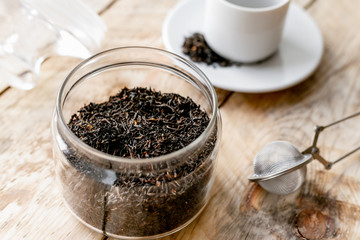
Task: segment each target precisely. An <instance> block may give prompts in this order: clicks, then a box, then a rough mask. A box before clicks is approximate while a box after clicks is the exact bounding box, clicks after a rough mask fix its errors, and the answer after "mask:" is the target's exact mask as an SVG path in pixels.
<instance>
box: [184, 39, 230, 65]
mask: <svg viewBox="0 0 360 240" xmlns="http://www.w3.org/2000/svg"><path fill="white" fill-rule="evenodd" d="M183 53H184V54H186V55H188V56H189V57H190V59H191V61H193V62H204V63H206V64H207V65H213V64H218V65H220V66H221V67H228V66H231V65H232V62H231V61H229V60H227V59H225V58H223V57H221V56H219V55H218V54H217V53H216V52H214V51H213V50H212V49H211V48H210V47H209V45H208V44H207V42H206V40H205V38H204V36H203V35H202V34H200V33H194V34H193V35H192V36H190V37H187V38H185V42H184V44H183Z"/></svg>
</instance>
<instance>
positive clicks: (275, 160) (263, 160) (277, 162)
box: [249, 141, 312, 195]
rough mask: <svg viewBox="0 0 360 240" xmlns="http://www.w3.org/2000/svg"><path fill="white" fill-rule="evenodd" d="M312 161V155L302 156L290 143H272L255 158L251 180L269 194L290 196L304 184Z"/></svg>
mask: <svg viewBox="0 0 360 240" xmlns="http://www.w3.org/2000/svg"><path fill="white" fill-rule="evenodd" d="M311 160H312V156H311V154H301V153H300V151H299V150H298V149H297V148H295V147H294V145H292V144H291V143H289V142H285V141H276V142H272V143H269V144H267V145H265V146H264V147H263V148H262V149H261V150H260V151H259V152H258V154H257V155H256V156H255V159H254V174H253V175H252V176H250V177H249V180H250V181H253V182H258V183H259V184H260V186H261V187H263V188H264V189H265V190H266V191H268V192H271V193H275V194H280V195H284V194H289V193H291V192H294V191H295V190H296V189H298V188H299V187H300V186H301V185H302V183H303V182H304V180H305V176H306V164H307V163H309V162H310V161H311Z"/></svg>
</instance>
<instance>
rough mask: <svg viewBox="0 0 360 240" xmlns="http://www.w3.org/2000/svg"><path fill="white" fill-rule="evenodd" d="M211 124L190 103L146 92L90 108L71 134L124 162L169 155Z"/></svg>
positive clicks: (74, 122)
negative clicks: (119, 157) (125, 160)
mask: <svg viewBox="0 0 360 240" xmlns="http://www.w3.org/2000/svg"><path fill="white" fill-rule="evenodd" d="M208 123H209V118H208V116H207V114H206V113H205V112H204V111H202V110H201V109H200V107H199V106H198V105H196V104H195V103H194V102H193V101H192V100H191V99H190V98H189V97H188V98H184V97H182V96H180V95H178V94H174V93H164V94H162V93H161V92H156V91H152V90H151V89H146V88H134V89H127V88H124V89H122V90H121V92H120V93H118V94H117V95H116V96H112V97H110V98H109V100H108V101H107V102H103V103H99V104H95V103H90V104H88V105H86V106H84V107H83V108H81V109H80V110H79V111H78V113H77V114H74V115H73V116H72V117H71V120H70V122H69V124H68V126H69V128H70V129H71V131H72V132H73V133H75V135H76V136H77V137H79V138H80V139H81V140H82V141H83V142H85V143H87V144H88V145H90V146H91V147H93V148H96V149H98V150H100V151H102V152H105V153H109V154H112V155H115V156H121V157H126V158H150V157H157V156H161V155H165V154H168V153H171V152H174V151H176V150H179V149H181V148H184V147H185V146H187V145H189V144H190V143H191V142H193V141H194V140H195V139H196V138H197V137H199V136H200V134H201V133H202V132H203V131H204V129H205V128H206V126H207V125H208Z"/></svg>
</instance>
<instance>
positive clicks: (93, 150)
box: [55, 46, 218, 164]
mask: <svg viewBox="0 0 360 240" xmlns="http://www.w3.org/2000/svg"><path fill="white" fill-rule="evenodd" d="M131 49H134V50H139V49H145V50H150V51H155V52H159V53H162V54H163V55H166V56H169V57H173V58H176V59H177V60H179V61H180V62H181V63H183V64H185V65H187V66H188V67H190V68H191V69H192V70H194V71H195V72H196V73H197V74H199V77H200V78H202V79H203V81H204V82H202V83H203V84H204V85H205V86H206V88H207V90H208V91H209V92H210V98H211V101H212V102H213V104H212V106H211V114H212V117H211V118H210V121H209V124H208V125H207V126H206V128H205V130H204V131H203V132H202V133H201V134H200V136H198V137H197V138H196V139H195V140H194V141H192V142H191V143H190V144H189V145H187V146H185V147H184V148H181V149H179V150H177V151H174V152H171V153H168V154H165V155H161V156H158V157H152V158H135V159H131V158H124V157H120V156H114V155H111V154H108V153H104V152H102V151H100V150H97V149H96V148H93V147H91V146H89V145H88V144H86V143H84V142H83V141H81V140H80V138H78V137H77V136H76V135H75V134H74V133H73V132H72V131H71V130H70V128H69V127H68V126H67V124H66V121H65V118H64V116H63V114H62V105H63V104H62V101H63V100H64V99H63V96H64V94H63V93H64V91H65V86H66V85H67V83H68V82H69V81H70V79H71V77H72V76H73V75H74V74H75V73H76V72H77V71H78V70H79V69H80V68H81V67H83V66H84V65H86V64H87V63H89V62H91V61H94V60H95V59H97V58H99V57H101V56H104V55H106V54H109V53H112V52H117V51H122V50H131ZM134 62H135V63H136V61H134ZM70 91H71V88H70ZM217 105H218V101H217V95H216V92H215V89H214V87H213V85H212V84H211V82H210V80H209V79H208V78H207V76H206V75H205V74H204V73H203V72H202V71H201V70H200V69H199V68H198V67H197V66H196V65H195V64H193V63H191V62H190V61H188V60H186V59H185V58H183V57H181V56H179V55H177V54H175V53H172V52H169V51H166V50H163V49H159V48H154V47H145V46H127V47H117V48H112V49H108V50H105V51H102V52H99V53H97V54H95V55H93V56H91V57H89V58H87V59H85V60H83V61H82V62H81V63H79V64H78V65H77V66H76V67H75V68H74V69H73V70H72V71H71V72H70V73H69V74H68V75H67V76H66V78H65V80H64V81H63V83H62V84H61V86H60V89H59V91H58V94H57V97H56V106H55V114H56V115H57V119H58V121H59V122H60V124H61V127H62V128H63V129H64V130H65V131H64V132H65V134H66V135H67V136H68V137H70V138H71V139H72V140H74V141H75V143H76V144H78V145H79V146H81V147H82V148H83V149H84V150H85V151H87V152H89V153H91V154H93V155H95V156H97V157H99V158H101V159H104V160H108V161H113V162H120V163H128V164H141V163H149V162H151V163H156V162H163V161H167V160H169V159H172V158H174V157H176V156H179V155H181V154H183V153H186V152H187V151H188V150H189V149H192V148H193V147H195V146H196V145H197V144H198V143H199V142H201V141H202V139H204V138H206V136H207V135H208V134H209V133H210V131H211V129H213V127H214V125H215V124H216V121H217V118H218V107H217Z"/></svg>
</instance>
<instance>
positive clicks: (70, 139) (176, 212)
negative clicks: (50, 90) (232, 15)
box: [52, 47, 221, 239]
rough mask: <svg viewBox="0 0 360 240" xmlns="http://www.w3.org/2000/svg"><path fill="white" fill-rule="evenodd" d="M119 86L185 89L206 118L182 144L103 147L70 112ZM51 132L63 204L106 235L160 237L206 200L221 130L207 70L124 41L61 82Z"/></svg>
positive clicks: (187, 218) (183, 92)
mask: <svg viewBox="0 0 360 240" xmlns="http://www.w3.org/2000/svg"><path fill="white" fill-rule="evenodd" d="M124 87H127V88H134V87H147V88H151V89H154V90H156V91H161V92H162V93H177V94H180V95H182V96H184V97H187V96H188V97H190V98H191V99H192V100H193V101H194V102H195V103H197V104H199V105H200V106H201V109H203V110H204V111H205V112H206V113H207V114H208V116H209V118H210V121H209V124H208V126H207V127H206V129H205V130H204V132H203V133H202V134H201V135H200V136H199V137H198V138H197V139H196V140H194V141H193V142H192V143H190V144H189V145H187V146H185V147H184V148H181V149H180V150H177V151H175V152H172V153H170V154H166V155H163V156H160V157H154V158H144V159H127V158H121V157H118V156H112V155H110V154H106V153H103V152H100V151H98V150H96V149H94V148H92V147H90V146H88V145H86V144H85V143H84V142H82V141H81V140H80V139H79V138H78V137H76V136H75V134H74V133H72V132H71V131H70V129H69V128H68V126H67V123H68V122H69V120H70V117H71V115H72V114H74V113H75V112H77V111H78V110H79V109H80V108H81V107H83V106H84V105H85V104H89V103H90V102H97V103H99V102H104V101H106V100H108V98H109V96H112V95H115V94H116V93H118V92H119V91H120V90H121V89H122V88H124ZM52 133H53V142H54V147H53V148H54V158H55V161H56V175H57V181H58V183H59V185H60V188H61V191H62V195H63V197H64V201H65V203H66V205H67V207H68V209H69V210H70V211H71V212H72V213H73V215H75V216H76V217H77V218H78V219H79V220H80V221H81V222H82V223H84V224H85V225H87V226H88V227H90V228H91V229H93V230H95V231H97V232H100V233H103V234H104V235H107V236H110V237H116V238H122V239H135V238H136V239H139V238H140V239H150V238H158V237H163V236H166V235H168V234H171V233H173V232H175V231H178V230H180V229H182V228H183V227H185V226H186V225H188V224H189V223H191V222H192V221H193V220H194V219H195V218H196V216H198V215H199V214H200V212H201V211H202V210H203V209H204V207H205V205H206V203H207V202H208V200H209V192H210V189H211V187H212V183H213V180H214V167H215V159H216V155H217V150H218V146H219V142H220V133H221V120H220V115H219V111H218V108H217V97H216V93H215V90H214V88H213V87H212V85H211V84H210V82H209V80H208V79H207V77H206V76H205V75H204V74H203V73H202V72H201V71H200V70H199V69H198V68H197V67H196V66H195V65H193V64H192V63H190V62H188V61H186V60H185V59H183V58H181V57H179V56H177V55H175V54H172V53H169V52H167V51H163V50H160V49H154V48H147V47H125V48H117V49H112V50H108V51H104V52H102V53H99V54H97V55H95V56H93V57H91V58H89V59H87V60H85V61H84V62H82V63H81V64H79V65H78V66H77V67H76V68H75V69H74V70H73V71H72V72H71V73H70V74H69V75H68V76H67V78H66V79H65V81H64V83H63V84H62V86H61V88H60V90H59V93H58V97H57V102H56V110H55V113H54V118H53V122H52Z"/></svg>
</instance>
